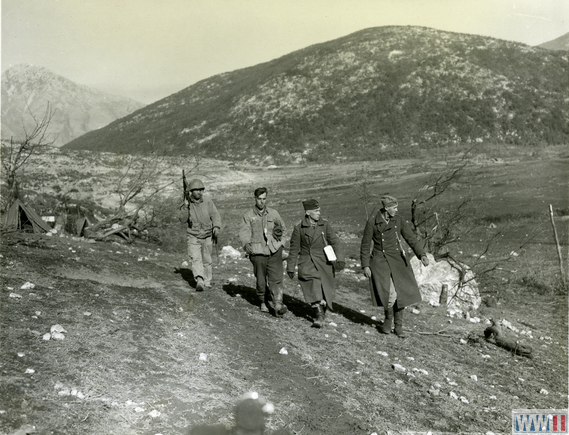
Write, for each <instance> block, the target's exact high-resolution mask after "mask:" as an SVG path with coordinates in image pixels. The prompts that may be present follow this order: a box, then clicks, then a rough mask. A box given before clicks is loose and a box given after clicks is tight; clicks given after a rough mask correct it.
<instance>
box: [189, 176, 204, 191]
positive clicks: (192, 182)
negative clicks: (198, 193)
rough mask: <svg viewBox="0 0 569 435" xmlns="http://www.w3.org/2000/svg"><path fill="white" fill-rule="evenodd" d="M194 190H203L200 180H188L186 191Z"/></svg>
mask: <svg viewBox="0 0 569 435" xmlns="http://www.w3.org/2000/svg"><path fill="white" fill-rule="evenodd" d="M196 189H205V186H204V184H203V183H202V180H200V179H198V178H194V179H193V180H190V182H189V183H188V190H196Z"/></svg>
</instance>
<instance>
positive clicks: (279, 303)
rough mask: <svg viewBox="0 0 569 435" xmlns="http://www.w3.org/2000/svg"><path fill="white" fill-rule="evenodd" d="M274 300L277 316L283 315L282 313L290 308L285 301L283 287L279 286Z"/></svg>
mask: <svg viewBox="0 0 569 435" xmlns="http://www.w3.org/2000/svg"><path fill="white" fill-rule="evenodd" d="M274 299H275V300H274V302H275V316H277V317H281V316H282V315H284V314H286V312H287V311H288V308H287V307H286V305H285V304H284V303H283V289H282V287H280V288H278V289H277V290H276V291H275V294H274Z"/></svg>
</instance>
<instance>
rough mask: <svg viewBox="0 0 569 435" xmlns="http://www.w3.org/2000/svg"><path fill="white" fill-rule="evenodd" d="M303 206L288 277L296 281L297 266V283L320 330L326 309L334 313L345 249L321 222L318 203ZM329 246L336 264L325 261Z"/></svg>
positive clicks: (291, 242) (332, 231) (294, 238)
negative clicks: (336, 277) (302, 216)
mask: <svg viewBox="0 0 569 435" xmlns="http://www.w3.org/2000/svg"><path fill="white" fill-rule="evenodd" d="M302 205H303V207H304V210H305V216H304V218H303V220H302V221H301V222H300V223H299V224H298V225H296V226H295V227H294V230H293V232H292V236H291V239H290V251H289V256H288V260H287V274H288V276H289V277H290V278H291V279H293V278H294V274H295V268H296V265H297V263H298V280H299V281H300V287H301V288H302V292H303V294H304V300H305V301H306V302H307V303H308V304H310V305H311V306H312V308H313V311H314V314H315V317H314V326H315V327H317V328H320V327H321V326H322V325H323V323H324V318H325V313H326V308H330V309H333V304H334V297H335V295H336V282H335V273H336V272H339V271H341V270H343V269H344V266H345V261H344V248H343V246H342V243H341V241H340V238H339V237H338V236H337V235H336V232H335V231H334V229H333V228H332V226H331V225H330V223H329V222H328V221H327V220H325V219H320V206H319V204H318V201H316V200H315V199H310V200H307V201H304V202H303V203H302ZM327 245H330V246H332V248H333V249H334V253H335V256H336V260H332V261H330V260H329V259H328V258H327V257H326V254H325V253H324V247H325V246H327Z"/></svg>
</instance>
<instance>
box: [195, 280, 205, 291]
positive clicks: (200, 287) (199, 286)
mask: <svg viewBox="0 0 569 435" xmlns="http://www.w3.org/2000/svg"><path fill="white" fill-rule="evenodd" d="M204 290H205V283H204V280H203V278H202V277H201V276H198V278H197V280H196V291H197V292H203V291H204Z"/></svg>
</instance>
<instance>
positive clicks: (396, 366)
mask: <svg viewBox="0 0 569 435" xmlns="http://www.w3.org/2000/svg"><path fill="white" fill-rule="evenodd" d="M391 367H393V370H395V371H396V372H401V373H404V372H406V371H407V369H406V368H405V367H403V366H402V365H401V364H392V365H391Z"/></svg>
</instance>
